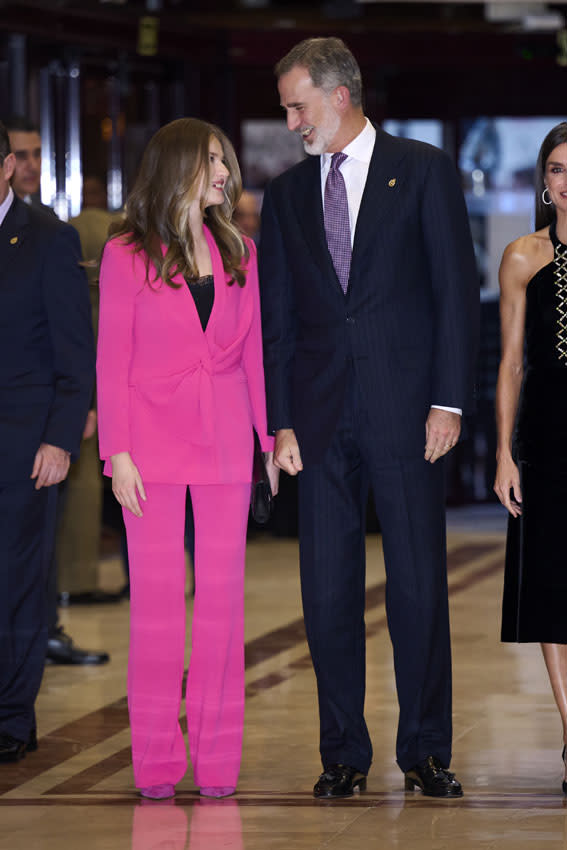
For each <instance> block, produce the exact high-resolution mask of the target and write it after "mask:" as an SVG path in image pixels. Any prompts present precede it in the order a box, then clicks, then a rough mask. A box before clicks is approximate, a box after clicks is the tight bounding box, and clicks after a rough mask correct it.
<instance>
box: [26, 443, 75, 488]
mask: <svg viewBox="0 0 567 850" xmlns="http://www.w3.org/2000/svg"><path fill="white" fill-rule="evenodd" d="M70 464H71V456H70V454H69V452H66V451H65V449H60V448H59V446H52V445H50V444H49V443H42V444H41V445H40V447H39V449H38V450H37V452H36V455H35V459H34V462H33V469H32V474H31V476H30V478H35V479H36V482H35V489H36V490H40V489H41V488H42V487H51V485H52V484H59V482H60V481H63V480H64V479H65V478H66V477H67V473H68V472H69V466H70Z"/></svg>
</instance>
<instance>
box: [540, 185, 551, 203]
mask: <svg viewBox="0 0 567 850" xmlns="http://www.w3.org/2000/svg"><path fill="white" fill-rule="evenodd" d="M546 192H549V189H548V188H547V186H546V187H545V189H544V190H543V192H542V193H541V199H542V201H543V203H544V204H545V205H546V207H549V206H550V205H551V204H552V203H553V201H552V200H551V198H550V199H549V201H546V200H545V193H546Z"/></svg>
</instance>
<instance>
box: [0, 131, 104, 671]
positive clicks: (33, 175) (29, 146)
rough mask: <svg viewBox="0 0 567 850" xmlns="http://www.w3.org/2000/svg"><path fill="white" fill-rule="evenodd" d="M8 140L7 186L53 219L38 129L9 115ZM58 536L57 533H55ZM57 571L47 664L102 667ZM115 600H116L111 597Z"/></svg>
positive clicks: (52, 574) (51, 584) (50, 586)
mask: <svg viewBox="0 0 567 850" xmlns="http://www.w3.org/2000/svg"><path fill="white" fill-rule="evenodd" d="M5 126H6V129H7V131H8V138H9V140H10V148H11V151H12V153H13V155H14V157H15V167H14V172H13V174H12V179H11V181H10V182H11V185H12V189H13V190H14V193H15V195H16V196H17V197H18V198H21V200H22V201H24V202H25V203H26V204H29V205H30V206H32V207H34V209H37V210H42V211H43V212H44V213H46V214H47V215H49V216H52V217H53V218H56V215H55V212H54V211H53V210H52V209H51V207H48V206H47V205H46V204H42V202H41V193H40V181H41V136H40V134H39V127H38V126H37V124H35V123H34V122H33V121H31V120H30V119H29V118H27V117H26V116H25V115H11V116H10V117H9V118H7V119H6V121H5ZM95 423H96V411H95V410H90V411H89V413H88V416H87V423H86V426H85V431H84V438H85V439H88V438H89V435H90V437H91V438H92V435H93V433H94V427H95ZM65 488H66V484H63V485H62V487H61V488H59V489H60V491H61V492H60V493H59V500H58V503H59V504H58V512H57V513H58V518H57V521H56V526H57V527H58V528H59V529H61V526H62V516H63V515H64V511H65V501H66V500H65V495H66V494H65ZM59 536H61V531H59ZM58 597H59V593H58V568H57V559H56V555H55V553H54V554H53V557H52V560H51V564H50V566H49V570H48V579H47V604H48V608H47V610H48V615H47V631H48V637H47V655H46V657H47V662H48V664H65V665H67V664H81V665H84V664H88V665H93V664H105V663H106V662H107V661H109V660H110V656H109V655H108V653H107V652H99V651H96V650H92V649H83V648H82V647H80V646H77V644H76V643H75V641H74V640H73V638H72V637H71V635H69V634H67V632H66V631H65V629H64V628H63V626H62V625H61V623H60V622H59V609H58ZM112 599H113V600H116V599H117V596H116V595H114V594H113V595H112ZM97 601H107V600H106V599H105V595H104V594H100V595H99V597H98V599H97Z"/></svg>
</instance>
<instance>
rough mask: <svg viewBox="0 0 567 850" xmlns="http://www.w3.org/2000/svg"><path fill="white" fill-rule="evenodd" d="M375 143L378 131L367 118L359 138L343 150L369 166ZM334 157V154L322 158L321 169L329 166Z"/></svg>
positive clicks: (324, 155) (326, 154) (350, 156)
mask: <svg viewBox="0 0 567 850" xmlns="http://www.w3.org/2000/svg"><path fill="white" fill-rule="evenodd" d="M375 141H376V130H375V128H374V127H373V126H372V124H371V122H370V121H369V120H368V118H366V124H365V125H364V128H363V129H362V130H361V131H360V133H359V134H358V136H356V137H355V138H354V139H353V140H352V142H349V143H348V145H346V147H344V148H343V153H346V155H347V156H348V157H349V158H352V159H357V160H358V161H359V162H364V163H365V164H366V165H368V164H369V163H370V160H371V158H372V151H373V150H374V143H375ZM332 155H333V154H332V153H325V154H323V156H322V157H321V167H324V166H325V165H327V163H328V162H329V161H330V159H331V157H332Z"/></svg>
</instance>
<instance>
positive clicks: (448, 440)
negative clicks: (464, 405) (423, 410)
mask: <svg viewBox="0 0 567 850" xmlns="http://www.w3.org/2000/svg"><path fill="white" fill-rule="evenodd" d="M460 433H461V417H460V415H459V414H458V413H452V412H451V411H449V410H439V409H438V408H437V407H432V408H431V410H430V411H429V416H428V417H427V422H426V423H425V460H428V461H429V462H430V463H435V461H436V460H439V458H440V457H443V455H446V454H447V452H450V451H451V449H452V448H453V446H454V445H455V444H456V442H457V440H458V439H459V434H460Z"/></svg>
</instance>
